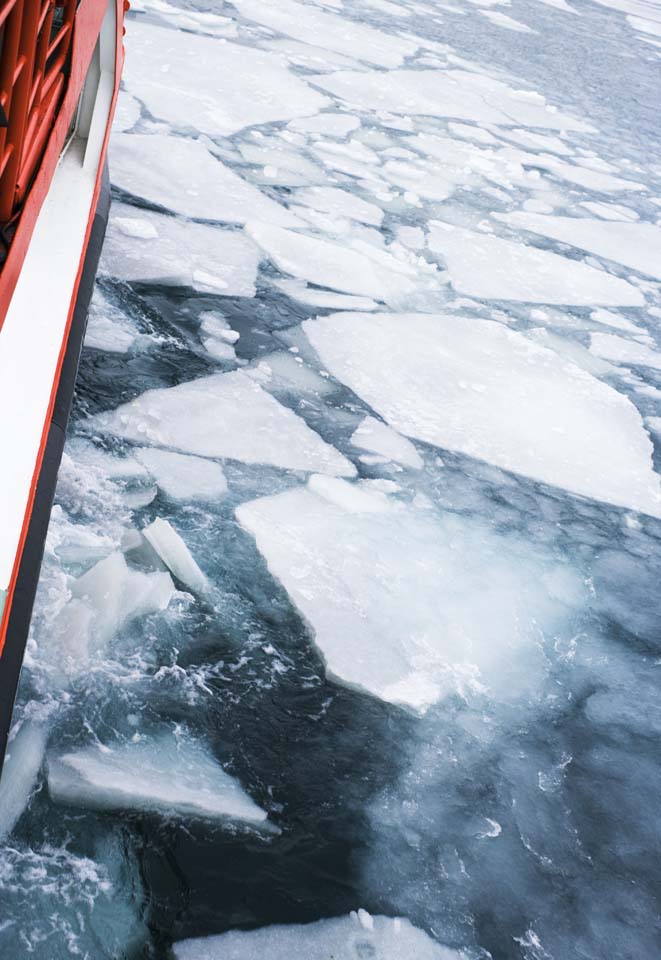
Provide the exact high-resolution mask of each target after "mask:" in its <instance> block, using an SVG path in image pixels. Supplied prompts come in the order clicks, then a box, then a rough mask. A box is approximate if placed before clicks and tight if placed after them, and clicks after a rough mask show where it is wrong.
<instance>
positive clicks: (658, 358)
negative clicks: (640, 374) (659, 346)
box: [590, 333, 661, 370]
mask: <svg viewBox="0 0 661 960" xmlns="http://www.w3.org/2000/svg"><path fill="white" fill-rule="evenodd" d="M590 350H591V351H592V353H594V354H596V355H597V356H598V357H603V358H604V359H605V360H611V361H612V362H613V363H621V364H625V365H627V366H633V367H650V368H652V369H653V370H661V353H659V352H658V351H657V350H652V349H651V348H650V347H648V346H645V344H643V343H636V342H635V341H634V340H625V339H624V338H623V337H617V336H615V334H613V333H593V334H591V336H590Z"/></svg>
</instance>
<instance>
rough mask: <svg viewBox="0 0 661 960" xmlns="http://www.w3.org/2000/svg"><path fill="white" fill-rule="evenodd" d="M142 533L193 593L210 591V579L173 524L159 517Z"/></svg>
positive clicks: (171, 570)
mask: <svg viewBox="0 0 661 960" xmlns="http://www.w3.org/2000/svg"><path fill="white" fill-rule="evenodd" d="M142 533H143V535H144V537H145V538H146V540H147V541H148V543H150V544H151V545H152V547H153V548H154V550H155V551H156V553H157V554H158V556H159V557H160V558H161V560H162V561H163V563H164V564H165V566H166V567H167V568H168V570H169V571H170V572H171V573H172V575H173V576H174V577H176V579H177V580H180V581H181V582H182V583H183V584H184V585H185V586H187V587H189V588H190V589H191V590H192V591H193V593H199V594H205V593H208V592H209V581H208V580H207V578H206V577H205V575H204V574H203V573H202V571H201V570H200V568H199V566H198V565H197V563H196V562H195V560H194V559H193V555H192V554H191V552H190V550H189V549H188V547H187V546H186V544H185V543H184V541H183V540H182V538H181V537H180V536H179V534H178V533H177V531H176V530H175V529H174V527H173V526H172V524H170V523H168V521H167V520H163V519H162V518H161V517H158V518H157V519H156V520H154V522H153V523H151V524H150V525H149V526H148V527H145V529H144V530H143V531H142Z"/></svg>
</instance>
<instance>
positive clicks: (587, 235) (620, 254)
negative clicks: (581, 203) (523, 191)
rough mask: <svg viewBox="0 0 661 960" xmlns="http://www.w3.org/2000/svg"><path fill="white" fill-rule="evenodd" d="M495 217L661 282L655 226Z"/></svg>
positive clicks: (660, 243) (660, 234)
mask: <svg viewBox="0 0 661 960" xmlns="http://www.w3.org/2000/svg"><path fill="white" fill-rule="evenodd" d="M494 216H495V217H496V218H497V219H498V220H502V221H503V222H504V223H507V224H509V225H510V226H511V227H518V228H519V229H521V230H530V231H531V232H532V233H538V234H540V235H541V236H543V237H551V238H552V239H553V240H561V241H562V242H563V243H569V244H571V245H572V247H579V248H580V249H581V250H587V251H588V252H589V253H594V254H596V255H597V256H598V257H605V258H606V259H607V260H615V261H616V262H617V263H621V264H623V265H624V266H625V267H630V268H631V269H632V270H637V271H638V272H639V273H645V274H647V276H649V277H654V278H655V279H656V280H661V227H658V226H655V225H654V224H653V223H624V222H621V221H618V220H612V221H607V222H604V221H603V220H587V219H584V218H578V217H547V216H540V215H538V214H534V213H497V214H494Z"/></svg>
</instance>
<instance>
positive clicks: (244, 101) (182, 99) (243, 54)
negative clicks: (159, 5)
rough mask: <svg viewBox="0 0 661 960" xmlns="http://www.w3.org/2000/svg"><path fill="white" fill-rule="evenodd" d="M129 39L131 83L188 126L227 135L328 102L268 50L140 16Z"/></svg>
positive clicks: (149, 102)
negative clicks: (150, 21)
mask: <svg viewBox="0 0 661 960" xmlns="http://www.w3.org/2000/svg"><path fill="white" fill-rule="evenodd" d="M126 40H127V44H126V45H127V58H126V70H125V73H124V83H125V84H126V87H127V89H128V90H129V92H130V93H133V94H135V95H136V96H137V97H138V98H139V99H140V100H142V102H143V103H144V104H145V105H146V106H147V108H148V110H149V111H150V113H151V114H152V116H154V117H156V118H157V119H159V120H167V122H168V123H170V124H172V125H174V126H176V127H179V128H180V129H183V130H191V129H194V130H196V131H197V132H198V133H206V134H209V135H210V136H228V135H229V134H232V133H236V132H237V131H238V130H241V129H242V128H243V127H249V126H253V125H254V124H259V123H270V122H273V121H274V120H291V119H293V118H294V117H300V116H307V115H309V114H315V113H317V112H318V111H319V110H321V109H322V108H323V107H325V106H327V105H328V99H327V98H326V97H324V96H322V95H321V94H320V93H318V92H317V91H316V90H313V89H312V88H311V87H310V86H308V84H306V83H305V81H304V80H302V79H300V78H299V77H297V76H295V75H294V74H293V73H292V72H291V71H290V70H288V69H287V65H286V63H285V62H284V61H283V60H282V58H281V57H278V56H276V55H275V54H273V53H269V52H267V51H262V50H256V49H254V48H253V47H249V46H240V45H238V44H234V43H228V42H219V41H218V40H214V39H213V38H211V37H203V36H193V35H191V34H190V33H182V32H180V31H178V30H170V29H168V28H166V27H156V26H154V25H153V24H144V23H140V22H136V21H131V24H130V26H129V29H128V30H127V38H126ZM191 62H194V63H195V76H196V82H195V83H191V73H190V68H191ZM181 169H185V168H181V167H180V168H179V170H180V171H181Z"/></svg>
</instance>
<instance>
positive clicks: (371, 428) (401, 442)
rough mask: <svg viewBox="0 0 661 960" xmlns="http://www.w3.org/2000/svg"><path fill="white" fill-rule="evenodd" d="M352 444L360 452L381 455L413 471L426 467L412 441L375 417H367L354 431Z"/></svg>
mask: <svg viewBox="0 0 661 960" xmlns="http://www.w3.org/2000/svg"><path fill="white" fill-rule="evenodd" d="M351 443H352V444H353V446H354V447H358V448H359V449H360V450H369V451H370V452H371V453H378V454H381V455H382V456H384V457H386V458H387V459H388V460H394V461H395V463H401V464H403V465H404V466H405V467H411V468H412V469H413V470H421V469H422V467H423V466H424V461H423V459H422V457H421V456H420V454H419V453H418V451H417V450H416V449H415V447H414V446H413V444H412V443H411V441H410V440H407V439H406V437H402V436H400V434H398V433H396V431H395V430H393V429H392V427H389V426H388V425H387V424H385V423H382V422H381V421H380V420H377V419H376V418H375V417H365V419H364V420H363V421H362V423H361V424H360V426H359V427H358V428H357V429H356V430H355V431H354V433H353V435H352V437H351Z"/></svg>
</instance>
